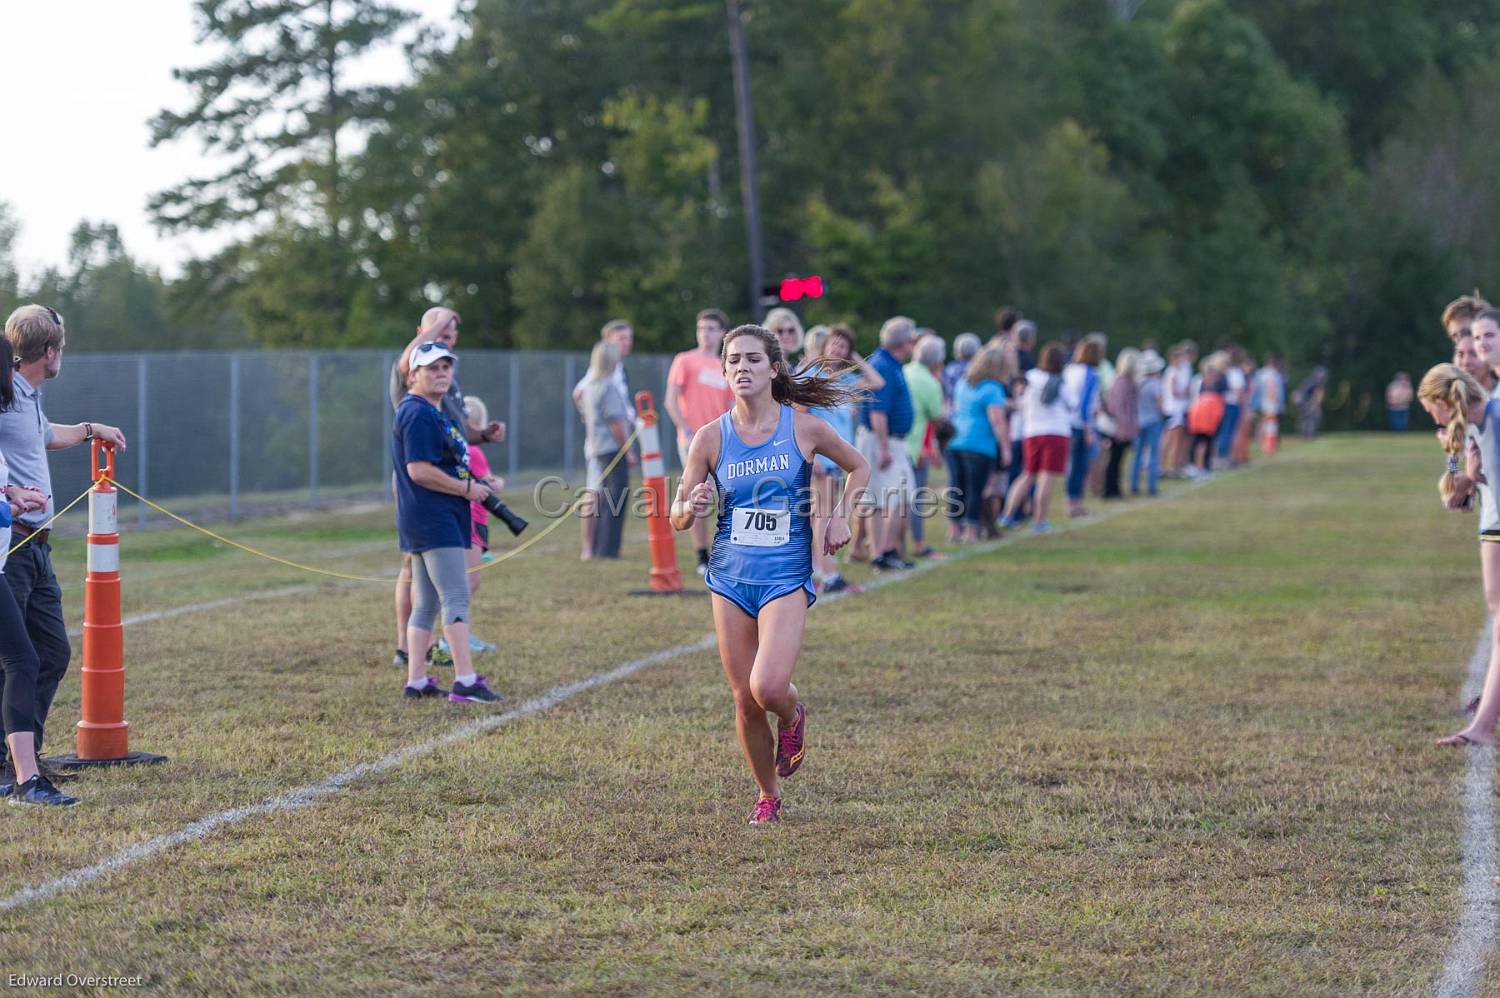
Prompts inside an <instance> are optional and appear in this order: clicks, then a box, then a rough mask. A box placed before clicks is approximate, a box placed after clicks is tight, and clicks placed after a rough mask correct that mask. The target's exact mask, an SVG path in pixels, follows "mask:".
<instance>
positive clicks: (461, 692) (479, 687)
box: [448, 676, 505, 703]
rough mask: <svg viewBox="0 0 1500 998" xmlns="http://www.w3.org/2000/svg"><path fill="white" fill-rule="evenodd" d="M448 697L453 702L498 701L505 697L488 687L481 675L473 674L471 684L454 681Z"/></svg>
mask: <svg viewBox="0 0 1500 998" xmlns="http://www.w3.org/2000/svg"><path fill="white" fill-rule="evenodd" d="M448 699H449V700H451V701H453V702H454V703H499V702H500V701H501V700H504V699H505V698H504V697H503V696H501V695H500V694H499V693H496V692H495V691H494V690H492V689H490V687H489V684H488V683H486V682H485V681H484V677H483V676H475V677H474V683H473V685H468V684H465V683H454V684H453V692H452V693H449V694H448Z"/></svg>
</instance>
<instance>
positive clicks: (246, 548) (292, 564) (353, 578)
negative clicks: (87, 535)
mask: <svg viewBox="0 0 1500 998" xmlns="http://www.w3.org/2000/svg"><path fill="white" fill-rule="evenodd" d="M106 481H108V482H109V483H110V484H111V485H113V486H114V487H115V488H117V489H119V490H120V491H121V492H123V493H125V494H126V495H128V496H130V497H132V498H134V499H137V500H139V501H140V502H143V503H145V504H146V505H147V506H150V507H151V508H152V509H154V510H156V511H157V512H158V513H161V514H163V515H164V516H170V517H171V518H172V519H174V520H176V521H177V522H178V523H180V524H182V525H183V526H184V527H191V528H192V529H193V530H196V531H198V533H200V534H205V535H207V536H209V537H212V538H213V539H214V540H216V541H219V542H221V543H224V544H228V545H229V546H230V547H232V548H238V549H239V550H241V551H243V552H245V553H246V554H253V555H255V557H257V558H264V559H265V560H266V561H274V562H276V564H278V565H285V566H287V567H288V568H297V569H301V570H302V571H304V572H311V573H312V574H313V575H326V576H328V577H329V578H331V579H344V580H346V581H348V582H378V583H380V584H381V585H390V584H391V583H392V582H394V581H395V580H394V579H390V578H384V579H382V578H376V577H374V576H369V575H346V574H345V573H343V572H330V571H328V570H327V569H322V568H316V567H314V566H312V565H304V564H302V563H301V562H299V561H290V560H288V559H286V558H278V557H277V556H276V555H274V554H268V553H266V552H265V551H260V550H257V549H256V548H253V547H251V546H250V545H248V544H241V543H240V542H239V541H232V540H230V539H229V538H228V537H225V536H224V535H223V534H218V533H214V532H213V531H212V530H209V529H208V528H207V527H200V526H198V524H196V523H194V522H193V521H192V520H189V519H187V518H186V517H183V516H178V515H177V514H176V513H174V512H172V511H171V510H170V509H167V508H166V507H165V506H160V505H158V504H156V503H154V502H152V501H151V500H150V499H147V498H146V497H145V496H143V495H141V494H140V493H139V492H136V491H133V490H132V489H131V488H130V486H128V485H122V484H120V483H119V482H118V481H117V480H115V479H113V478H109V479H106Z"/></svg>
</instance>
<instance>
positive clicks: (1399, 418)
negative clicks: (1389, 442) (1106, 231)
mask: <svg viewBox="0 0 1500 998" xmlns="http://www.w3.org/2000/svg"><path fill="white" fill-rule="evenodd" d="M1386 412H1388V413H1389V414H1390V417H1391V432H1392V433H1405V432H1406V421H1407V417H1408V416H1409V415H1410V414H1409V413H1408V412H1407V411H1406V410H1405V409H1387V410H1386Z"/></svg>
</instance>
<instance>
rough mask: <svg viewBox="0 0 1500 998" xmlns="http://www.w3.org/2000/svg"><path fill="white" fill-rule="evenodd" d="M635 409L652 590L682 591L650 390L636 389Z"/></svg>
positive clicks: (656, 591)
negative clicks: (649, 551) (640, 390)
mask: <svg viewBox="0 0 1500 998" xmlns="http://www.w3.org/2000/svg"><path fill="white" fill-rule="evenodd" d="M635 411H636V415H637V416H639V417H640V424H641V430H640V441H641V477H642V478H644V479H645V485H646V536H647V537H649V538H650V540H651V591H652V592H654V593H680V592H682V572H681V571H679V570H678V568H677V538H676V536H675V535H674V534H673V532H672V521H671V520H670V519H669V518H668V514H669V513H670V511H671V508H672V506H671V503H670V502H669V501H668V499H667V467H666V464H664V463H663V462H662V459H661V431H660V429H659V428H658V426H657V423H658V422H659V420H658V418H657V415H656V404H655V402H653V401H652V399H651V393H650V392H636V395H635Z"/></svg>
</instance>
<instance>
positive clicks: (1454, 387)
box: [1417, 364, 1489, 502]
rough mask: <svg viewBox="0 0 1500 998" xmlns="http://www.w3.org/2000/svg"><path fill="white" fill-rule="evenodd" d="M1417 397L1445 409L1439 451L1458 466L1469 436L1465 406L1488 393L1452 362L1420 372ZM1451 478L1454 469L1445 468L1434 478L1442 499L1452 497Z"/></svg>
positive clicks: (1467, 413) (1485, 396)
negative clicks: (1446, 423) (1447, 413)
mask: <svg viewBox="0 0 1500 998" xmlns="http://www.w3.org/2000/svg"><path fill="white" fill-rule="evenodd" d="M1417 397H1418V398H1419V399H1421V400H1422V401H1423V402H1427V403H1440V404H1442V405H1444V406H1446V407H1447V408H1448V409H1449V417H1448V427H1447V431H1446V435H1445V436H1444V437H1443V450H1444V451H1446V452H1447V454H1448V465H1449V467H1455V466H1458V465H1459V464H1460V462H1461V461H1462V460H1463V456H1464V452H1465V450H1466V448H1467V444H1468V439H1469V409H1470V408H1472V407H1473V406H1475V405H1478V404H1480V403H1482V402H1484V401H1485V400H1486V399H1487V398H1488V397H1489V396H1488V393H1487V392H1485V390H1484V389H1483V388H1481V387H1480V385H1479V382H1477V381H1475V380H1474V378H1473V377H1472V376H1471V375H1470V374H1469V373H1468V372H1467V371H1464V370H1462V369H1461V368H1459V367H1456V366H1455V365H1453V364H1439V365H1437V366H1436V367H1434V368H1433V369H1432V370H1430V371H1428V372H1427V373H1426V374H1425V375H1423V377H1422V384H1421V387H1419V388H1418V389H1417ZM1453 479H1454V472H1452V471H1446V472H1444V473H1443V477H1442V478H1441V479H1439V480H1438V492H1439V494H1441V495H1442V497H1443V501H1444V502H1447V501H1448V500H1449V499H1452V498H1453V492H1454V484H1453Z"/></svg>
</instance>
